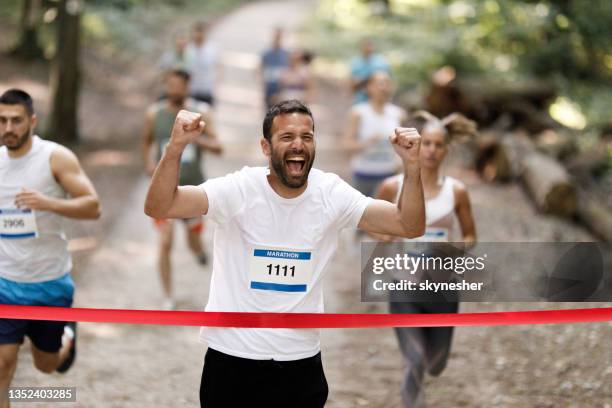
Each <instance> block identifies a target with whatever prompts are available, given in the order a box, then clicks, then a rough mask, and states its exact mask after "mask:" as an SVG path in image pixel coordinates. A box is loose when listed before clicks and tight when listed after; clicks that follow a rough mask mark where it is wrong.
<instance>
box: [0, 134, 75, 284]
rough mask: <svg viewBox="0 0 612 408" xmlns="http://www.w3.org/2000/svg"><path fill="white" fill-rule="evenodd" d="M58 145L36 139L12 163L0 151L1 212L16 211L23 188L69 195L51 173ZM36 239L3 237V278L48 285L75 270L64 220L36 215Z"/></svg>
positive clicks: (0, 274) (0, 260)
mask: <svg viewBox="0 0 612 408" xmlns="http://www.w3.org/2000/svg"><path fill="white" fill-rule="evenodd" d="M57 146H58V145H57V144H56V143H54V142H50V141H47V140H42V139H40V138H39V137H38V136H32V148H31V149H30V151H29V152H28V153H27V154H26V155H25V156H22V157H19V158H17V159H12V158H10V157H9V155H8V151H7V148H6V146H2V147H0V210H2V211H4V212H5V213H6V212H11V211H15V208H16V207H15V196H16V195H17V194H18V193H19V192H20V191H21V189H22V188H23V187H26V188H29V189H32V190H36V191H39V192H40V193H42V194H44V195H46V196H49V197H54V198H65V197H66V192H65V191H64V189H63V188H62V187H61V186H60V185H59V184H58V183H57V181H56V180H55V178H54V177H53V174H52V172H51V164H50V159H51V153H52V152H53V151H54V150H55V148H56V147H57ZM34 220H35V223H36V229H37V231H38V234H37V236H36V237H31V236H28V237H22V238H18V237H17V238H16V237H12V238H7V236H8V235H3V236H2V237H0V277H2V278H5V279H9V280H13V281H17V282H45V281H49V280H53V279H57V278H59V277H61V276H63V275H65V274H66V273H67V272H70V270H71V269H72V259H71V257H70V254H69V252H68V244H67V241H66V236H65V234H64V229H63V225H62V224H63V217H61V216H59V215H57V214H55V213H52V212H49V211H34Z"/></svg>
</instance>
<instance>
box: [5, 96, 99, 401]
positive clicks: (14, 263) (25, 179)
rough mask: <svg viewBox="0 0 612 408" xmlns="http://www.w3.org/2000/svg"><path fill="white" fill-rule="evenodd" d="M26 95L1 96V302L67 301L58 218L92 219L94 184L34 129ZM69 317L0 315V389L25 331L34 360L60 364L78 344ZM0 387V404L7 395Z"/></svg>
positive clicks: (67, 261)
mask: <svg viewBox="0 0 612 408" xmlns="http://www.w3.org/2000/svg"><path fill="white" fill-rule="evenodd" d="M36 123H37V119H36V115H35V114H34V110H33V103H32V98H31V97H30V95H28V94H27V93H26V92H24V91H22V90H19V89H11V90H8V91H6V92H5V93H4V94H2V96H0V138H1V140H2V144H3V146H2V147H0V303H1V304H12V305H31V306H60V307H69V306H71V305H72V298H73V293H74V284H73V282H72V278H71V277H70V271H71V269H72V260H71V258H70V254H69V252H68V248H67V241H66V237H65V234H64V231H63V228H62V221H63V219H64V218H75V219H95V218H98V217H99V216H100V204H99V201H98V197H97V194H96V191H95V190H94V187H93V185H92V183H91V181H90V180H89V178H88V177H87V175H86V174H85V172H84V171H83V169H82V168H81V166H80V164H79V161H78V159H77V157H76V156H75V155H74V153H73V152H72V151H70V150H69V149H67V148H65V147H63V146H61V145H59V144H56V143H53V142H50V141H46V140H43V139H41V138H40V137H38V136H36V135H33V130H34V128H35V127H36ZM75 329H76V326H75V325H74V323H66V322H52V321H37V320H21V319H0V392H3V390H6V389H7V388H8V387H9V386H10V383H11V380H12V378H13V374H14V373H15V369H16V366H17V355H18V351H19V348H20V346H21V344H23V341H24V338H25V337H26V336H27V337H29V338H30V341H31V343H32V357H33V360H34V365H35V366H36V368H38V369H39V370H40V371H42V372H44V373H52V372H54V371H59V372H65V371H67V370H68V368H70V366H71V365H72V363H73V361H74V358H75V351H76V337H75V334H76V332H75ZM4 397H5V396H4V395H1V394H0V408H6V407H8V400H7V399H6V398H4Z"/></svg>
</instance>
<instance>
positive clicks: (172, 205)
mask: <svg viewBox="0 0 612 408" xmlns="http://www.w3.org/2000/svg"><path fill="white" fill-rule="evenodd" d="M205 126H206V124H205V123H204V121H203V120H202V115H201V114H199V113H194V112H189V111H186V110H181V111H180V112H179V113H178V114H177V115H176V120H175V121H174V126H173V127H172V134H171V136H170V141H169V142H168V144H167V145H166V149H165V151H164V153H163V155H162V158H161V160H160V161H159V164H158V165H157V168H156V169H155V172H154V173H153V177H152V179H151V185H150V186H149V191H148V193H147V199H146V201H145V206H144V211H145V214H147V215H149V216H151V217H154V218H192V217H197V216H200V215H202V214H206V213H207V212H208V198H207V197H206V193H204V191H203V190H202V189H200V188H199V187H196V186H180V187H179V186H178V180H179V171H180V165H181V154H182V153H183V150H184V149H185V147H186V146H187V145H188V144H189V143H192V142H193V141H195V139H197V138H198V137H199V136H200V135H201V134H202V132H203V131H204V127H205Z"/></svg>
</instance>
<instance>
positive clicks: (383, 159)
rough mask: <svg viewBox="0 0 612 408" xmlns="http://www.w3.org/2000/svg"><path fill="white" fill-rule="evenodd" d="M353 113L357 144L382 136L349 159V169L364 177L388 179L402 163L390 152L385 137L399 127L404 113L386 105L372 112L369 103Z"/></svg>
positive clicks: (389, 145)
mask: <svg viewBox="0 0 612 408" xmlns="http://www.w3.org/2000/svg"><path fill="white" fill-rule="evenodd" d="M352 109H353V111H354V112H356V113H357V114H358V115H359V129H358V132H357V138H358V140H359V141H367V140H371V139H375V138H377V137H380V136H383V138H382V139H381V140H379V141H378V142H377V143H375V144H373V145H371V146H369V147H368V148H367V149H365V150H364V151H363V152H361V153H359V154H357V155H356V156H355V157H353V159H352V160H351V168H352V169H353V172H354V173H355V174H360V175H363V176H388V175H391V174H394V173H395V172H397V170H398V169H399V168H401V165H402V162H401V160H400V158H399V157H398V155H397V154H396V153H395V151H394V150H393V146H391V142H390V141H389V139H388V137H389V136H391V135H392V134H393V132H394V131H395V128H397V127H399V126H401V123H402V118H403V116H404V110H403V109H402V108H400V107H399V106H396V105H393V104H391V103H387V104H385V106H384V109H383V112H382V113H379V112H376V111H375V110H374V108H373V107H372V105H371V104H370V103H369V102H364V103H360V104H358V105H355V106H353V108H352Z"/></svg>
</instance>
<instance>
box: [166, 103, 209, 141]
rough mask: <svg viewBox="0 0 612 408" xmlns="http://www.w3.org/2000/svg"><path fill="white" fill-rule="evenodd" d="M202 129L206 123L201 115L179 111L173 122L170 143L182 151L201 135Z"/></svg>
mask: <svg viewBox="0 0 612 408" xmlns="http://www.w3.org/2000/svg"><path fill="white" fill-rule="evenodd" d="M204 127H206V123H204V121H203V120H202V114H200V113H196V112H190V111H187V110H184V109H183V110H180V111H179V113H178V114H177V115H176V119H175V120H174V126H173V127H172V134H171V135H170V143H171V144H173V145H175V146H178V147H180V148H181V149H184V148H185V146H187V145H188V144H189V143H191V142H193V141H195V139H197V138H198V136H200V135H201V134H202V132H203V131H204Z"/></svg>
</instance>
